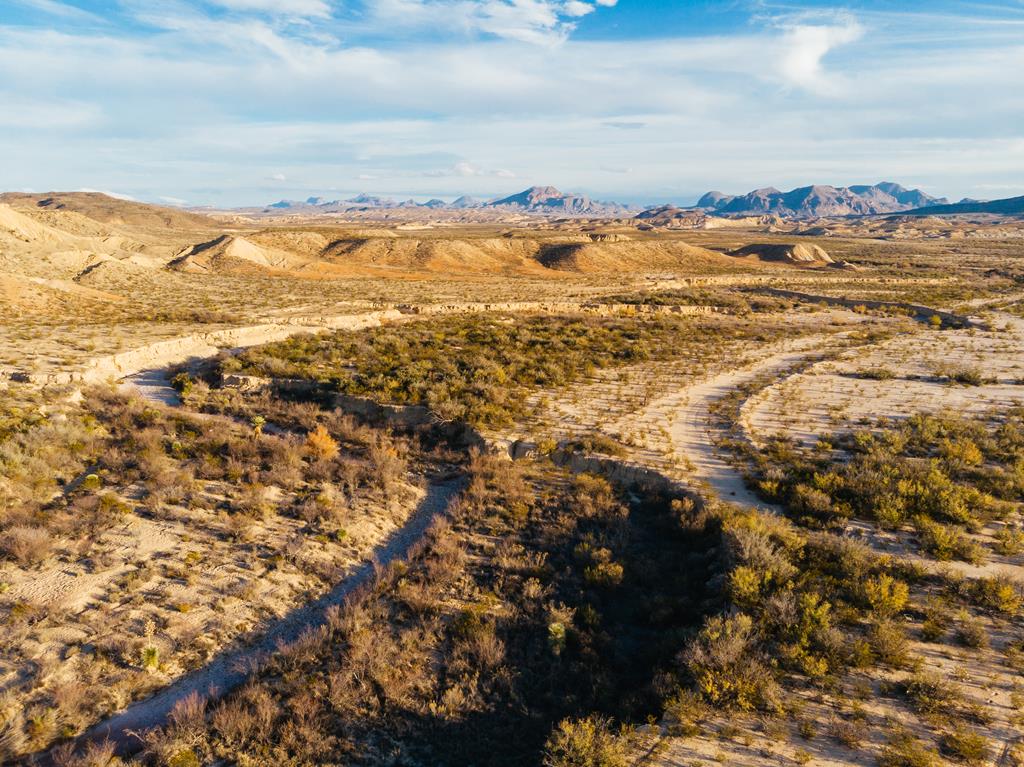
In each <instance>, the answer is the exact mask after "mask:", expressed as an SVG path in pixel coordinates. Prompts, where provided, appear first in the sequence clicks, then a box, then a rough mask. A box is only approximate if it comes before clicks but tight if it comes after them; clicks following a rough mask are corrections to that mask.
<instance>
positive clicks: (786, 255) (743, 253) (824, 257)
mask: <svg viewBox="0 0 1024 767" xmlns="http://www.w3.org/2000/svg"><path fill="white" fill-rule="evenodd" d="M729 255H731V256H736V257H738V258H753V259H756V260H758V261H765V262H768V263H783V264H793V265H797V266H820V265H833V264H835V263H836V262H835V261H834V260H833V259H832V257H831V256H830V255H829V254H828V252H826V250H825V249H824V248H822V247H821V246H819V245H813V244H808V243H798V244H795V245H794V244H784V243H772V244H756V245H747V246H744V247H742V248H738V249H737V250H733V251H731V252H730V254H729Z"/></svg>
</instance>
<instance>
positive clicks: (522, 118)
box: [0, 0, 1024, 205]
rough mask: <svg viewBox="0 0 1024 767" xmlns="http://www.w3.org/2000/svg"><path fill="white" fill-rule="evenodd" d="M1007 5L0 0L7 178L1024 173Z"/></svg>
mask: <svg viewBox="0 0 1024 767" xmlns="http://www.w3.org/2000/svg"><path fill="white" fill-rule="evenodd" d="M1022 73H1024V0H992V1H991V2H942V1H941V0H938V1H936V2H907V1H906V0H904V1H903V2H892V1H890V0H860V2H851V3H847V4H844V5H836V4H834V3H825V2H771V1H768V0H761V1H756V2H755V1H751V2H748V1H746V0H719V1H718V2H708V1H703V0H702V1H700V2H688V1H686V0H152V1H147V0H108V1H107V2H100V1H99V0H0V187H2V188H4V189H29V190H34V191H49V190H55V189H98V190H103V191H109V192H115V193H118V194H123V195H127V196H131V197H133V198H136V199H142V200H151V201H160V200H163V201H165V202H172V203H187V204H192V205H202V204H215V205H242V204H260V203H264V202H269V201H272V200H276V199H280V198H304V197H307V196H311V195H322V196H328V197H332V198H333V197H345V196H351V195H353V194H355V193H357V192H361V191H367V192H370V193H377V194H388V195H393V196H396V197H407V196H414V197H417V198H424V197H430V196H440V197H452V196H455V195H458V194H463V193H469V194H476V195H482V196H490V195H498V194H504V193H509V192H513V191H518V190H519V189H522V188H524V187H526V186H529V185H532V184H554V185H557V186H560V187H562V188H564V189H568V190H571V191H580V192H587V193H590V194H592V195H595V196H597V197H600V198H606V199H620V200H625V201H635V202H643V203H653V202H661V201H675V202H684V203H685V202H691V201H693V200H694V199H695V198H696V197H697V195H699V194H700V193H702V192H704V191H707V190H708V189H720V190H723V191H726V192H743V191H748V190H749V189H752V188H755V187H760V186H768V185H774V186H777V187H780V188H791V187H794V186H799V185H804V184H809V183H832V184H854V183H870V182H875V181H880V180H893V181H898V182H901V183H903V184H906V185H908V186H920V187H922V188H924V189H926V190H927V191H929V192H932V193H935V194H944V195H948V196H951V197H954V198H959V197H962V196H971V197H981V198H996V197H1008V196H1013V195H1020V194H1024V84H1022V82H1024V74H1022Z"/></svg>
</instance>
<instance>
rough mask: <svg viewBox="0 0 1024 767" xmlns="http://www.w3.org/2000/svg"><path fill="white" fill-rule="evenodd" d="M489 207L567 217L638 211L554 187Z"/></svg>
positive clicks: (504, 199) (540, 188) (533, 188)
mask: <svg viewBox="0 0 1024 767" xmlns="http://www.w3.org/2000/svg"><path fill="white" fill-rule="evenodd" d="M485 207H488V208H512V209H516V210H522V211H526V212H529V213H558V214H561V215H566V216H622V215H631V214H633V213H636V212H637V210H638V209H637V208H630V207H629V206H628V205H623V204H621V203H617V202H597V201H594V200H591V199H590V198H589V197H584V196H579V195H574V194H565V193H563V192H560V191H558V190H557V189H555V187H553V186H531V187H530V188H529V189H526V190H524V191H522V192H519V194H513V195H510V196H509V197H502V198H501V199H500V200H493V201H491V202H489V203H486V206H485Z"/></svg>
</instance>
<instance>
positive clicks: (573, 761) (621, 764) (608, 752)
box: [543, 716, 630, 767]
mask: <svg viewBox="0 0 1024 767" xmlns="http://www.w3.org/2000/svg"><path fill="white" fill-rule="evenodd" d="M627 745H628V739H627V737H626V735H625V734H624V733H623V732H621V731H615V730H613V729H612V725H611V723H610V722H609V721H608V720H607V719H603V718H600V717H594V716H592V717H588V718H586V719H576V720H573V719H565V720H563V721H562V722H560V723H559V724H558V727H556V728H555V731H554V732H553V733H551V737H550V738H548V742H547V745H546V746H545V748H544V761H543V764H544V767H628V765H629V763H630V762H629V751H628V748H627Z"/></svg>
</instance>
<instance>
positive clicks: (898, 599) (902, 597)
mask: <svg viewBox="0 0 1024 767" xmlns="http://www.w3.org/2000/svg"><path fill="white" fill-rule="evenodd" d="M909 597H910V590H909V589H908V588H907V584H905V583H904V582H903V581H898V580H896V579H895V578H893V577H892V576H891V575H885V574H883V575H879V576H878V577H877V578H869V579H868V580H867V581H865V582H864V599H865V601H866V602H867V604H868V607H870V608H871V611H872V612H873V613H874V614H875V615H876V616H878V617H879V618H891V617H892V616H894V615H896V614H897V613H899V612H901V611H902V610H903V608H905V607H906V606H907V600H908V599H909Z"/></svg>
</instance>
